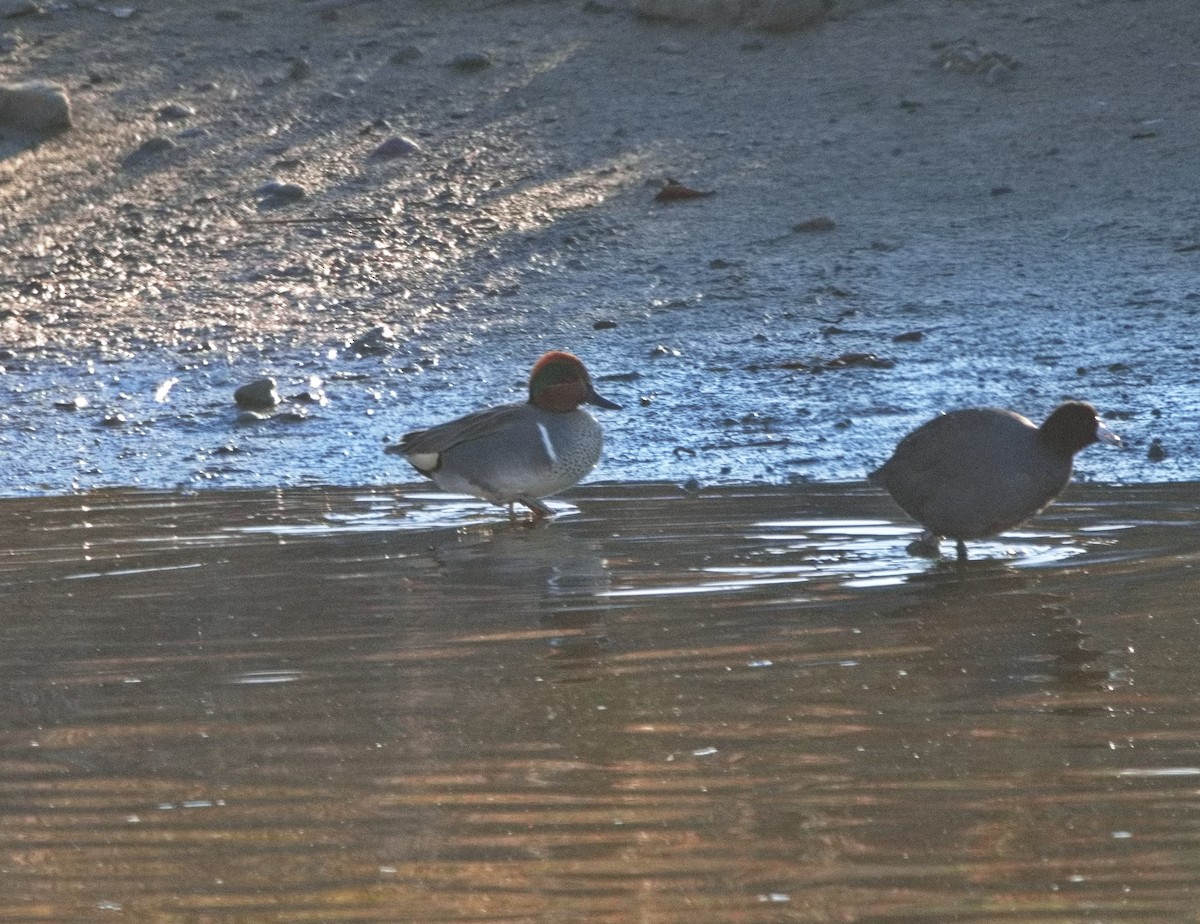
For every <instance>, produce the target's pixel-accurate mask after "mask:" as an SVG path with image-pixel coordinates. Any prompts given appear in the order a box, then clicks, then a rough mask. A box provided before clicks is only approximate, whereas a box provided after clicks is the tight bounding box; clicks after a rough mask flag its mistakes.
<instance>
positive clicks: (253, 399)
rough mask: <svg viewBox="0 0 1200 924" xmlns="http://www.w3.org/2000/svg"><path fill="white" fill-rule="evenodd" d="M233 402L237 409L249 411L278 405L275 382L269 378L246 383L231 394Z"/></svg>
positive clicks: (277, 392)
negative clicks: (235, 403)
mask: <svg viewBox="0 0 1200 924" xmlns="http://www.w3.org/2000/svg"><path fill="white" fill-rule="evenodd" d="M233 400H234V401H235V402H237V405H238V407H244V408H250V409H252V410H253V409H262V408H271V407H274V406H275V405H277V404H278V403H279V391H278V390H277V389H276V387H275V380H274V379H273V378H271V377H269V376H268V377H267V378H263V379H257V380H256V381H253V382H247V383H246V384H245V385H243V386H242V387H241V388H239V389H238V390H237V391H235V392H234V393H233Z"/></svg>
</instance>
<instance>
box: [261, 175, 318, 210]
mask: <svg viewBox="0 0 1200 924" xmlns="http://www.w3.org/2000/svg"><path fill="white" fill-rule="evenodd" d="M254 194H255V195H256V196H258V197H259V198H258V207H259V208H260V209H277V208H280V207H282V206H285V205H291V204H292V203H293V202H299V201H300V200H301V199H305V198H307V197H308V190H306V189H305V188H304V187H303V186H301V185H300V184H298V183H281V182H280V181H279V180H268V181H267V182H265V183H263V184H262V186H260V187H258V189H256V190H255V191H254Z"/></svg>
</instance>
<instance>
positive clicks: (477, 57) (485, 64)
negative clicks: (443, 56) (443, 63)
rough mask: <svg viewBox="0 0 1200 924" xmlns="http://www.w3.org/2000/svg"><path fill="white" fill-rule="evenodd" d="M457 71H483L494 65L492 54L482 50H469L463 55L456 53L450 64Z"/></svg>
mask: <svg viewBox="0 0 1200 924" xmlns="http://www.w3.org/2000/svg"><path fill="white" fill-rule="evenodd" d="M449 66H450V67H452V68H453V69H454V70H456V71H462V72H463V73H470V72H472V71H482V70H486V69H487V68H489V67H491V66H492V59H491V57H490V56H488V55H486V54H484V53H483V52H482V51H468V52H464V53H463V54H461V55H456V56H455V57H454V58H453V59H452V60H451V61H450V64H449Z"/></svg>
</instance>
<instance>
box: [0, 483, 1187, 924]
mask: <svg viewBox="0 0 1200 924" xmlns="http://www.w3.org/2000/svg"><path fill="white" fill-rule="evenodd" d="M1196 490H1197V489H1196V485H1194V484H1175V485H1158V486H1146V487H1137V488H1120V489H1112V488H1100V487H1095V486H1075V487H1072V488H1071V489H1070V491H1069V492H1068V496H1067V498H1066V499H1064V500H1063V501H1062V502H1060V503H1058V504H1056V505H1055V506H1053V507H1052V508H1051V509H1050V510H1049V511H1048V512H1047V513H1046V514H1044V515H1043V516H1041V517H1039V518H1037V520H1035V521H1034V522H1033V523H1032V524H1030V525H1029V526H1028V527H1027V528H1026V529H1025V530H1023V531H1020V532H1018V533H1014V534H1010V535H1008V536H1005V537H1003V538H1002V539H1000V540H997V541H995V542H991V543H980V544H976V545H975V546H974V547H973V549H972V552H973V554H974V555H975V560H972V561H971V562H969V563H967V564H965V565H958V564H956V563H953V562H951V561H942V562H933V561H928V560H923V559H913V558H909V557H908V556H907V555H905V553H904V546H905V544H906V543H907V542H908V541H909V539H910V538H911V535H912V533H913V532H914V530H913V529H912V527H911V526H910V524H908V523H907V522H905V521H903V520H901V519H899V518H898V517H897V515H896V513H895V510H894V508H892V507H891V506H890V504H889V503H888V502H887V501H886V499H885V498H884V497H883V496H882V495H881V494H879V493H877V492H875V491H874V490H871V489H868V488H865V487H860V486H858V485H829V486H822V487H803V488H789V489H781V488H761V489H736V490H735V489H725V490H720V491H713V492H704V493H701V494H699V495H686V494H683V493H681V492H679V491H678V490H677V489H675V488H674V487H671V486H654V485H650V486H645V485H638V486H624V485H623V486H597V487H592V488H588V489H586V490H580V491H576V492H574V493H572V494H571V495H570V496H569V503H568V502H567V501H562V502H556V506H557V507H558V508H559V509H560V510H561V511H562V515H561V516H559V517H558V519H557V520H556V521H555V522H553V523H551V524H547V525H540V526H532V527H531V526H511V525H510V524H508V523H507V522H506V521H505V520H504V519H503V517H501V516H497V515H496V512H495V510H494V508H487V507H484V506H481V505H477V504H474V503H467V502H459V501H457V500H455V499H453V498H449V497H447V496H446V495H440V494H433V493H422V492H420V491H417V490H415V489H414V490H411V491H410V490H406V489H404V488H397V489H370V490H346V489H321V488H313V489H307V490H288V491H277V492H262V491H255V492H242V493H239V492H228V491H223V492H209V493H200V494H191V495H184V494H175V493H150V492H140V493H139V492H127V491H105V492H94V493H88V494H82V495H77V496H73V497H55V498H46V497H42V498H17V499H8V500H3V501H0V520H2V522H3V523H4V530H3V535H4V541H3V548H2V549H0V605H2V607H3V613H4V619H3V623H2V624H0V633H2V645H0V659H2V660H3V668H4V669H3V678H4V679H3V687H2V689H3V691H4V695H3V705H2V707H0V709H2V716H3V717H2V719H0V722H2V724H0V805H2V809H0V811H2V815H0V819H2V820H0V919H3V920H11V921H55V922H65V921H93V920H107V919H110V918H111V919H114V920H115V919H123V920H146V921H156V922H159V921H176V920H178V921H183V920H187V921H238V922H267V921H271V922H277V921H278V922H282V921H287V922H296V921H320V922H333V921H385V920H386V921H467V920H470V921H556V922H557V921H596V922H610V921H611V922H618V921H619V922H626V921H635V920H640V921H656V922H668V921H688V922H694V921H739V922H759V921H764V922H765V921H950V920H953V921H1014V920H1020V921H1085V920H1086V921H1132V920H1137V921H1182V920H1195V919H1196V917H1195V915H1196V910H1195V909H1196V908H1197V906H1198V899H1200V861H1198V860H1197V857H1200V851H1198V848H1200V796H1198V792H1200V710H1198V709H1197V694H1196V690H1197V689H1200V676H1198V675H1200V671H1198V670H1197V668H1196V667H1195V659H1194V658H1193V657H1192V653H1193V652H1194V650H1195V648H1196V643H1197V639H1198V638H1200V624H1198V621H1197V615H1198V613H1200V611H1198V609H1197V605H1196V602H1195V601H1196V596H1197V578H1196V566H1197V563H1198V562H1200V532H1198V531H1197V520H1198V519H1200V517H1198V514H1197V507H1196V501H1195V498H1196ZM945 550H946V552H947V553H950V552H952V548H951V547H950V546H949V545H947V546H946V549H945Z"/></svg>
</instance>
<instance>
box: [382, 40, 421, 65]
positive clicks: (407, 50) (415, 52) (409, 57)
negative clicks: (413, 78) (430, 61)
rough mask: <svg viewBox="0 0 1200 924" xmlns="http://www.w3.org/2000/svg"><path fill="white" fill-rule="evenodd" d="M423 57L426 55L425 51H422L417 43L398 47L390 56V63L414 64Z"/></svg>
mask: <svg viewBox="0 0 1200 924" xmlns="http://www.w3.org/2000/svg"><path fill="white" fill-rule="evenodd" d="M423 57H425V52H423V51H421V49H420V48H418V47H417V46H416V45H405V46H403V47H401V48H397V49H396V50H395V51H393V52H392V53H391V55H389V56H388V63H389V64H396V65H402V64H412V63H413V62H414V61H419V60H420V59H421V58H423Z"/></svg>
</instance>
